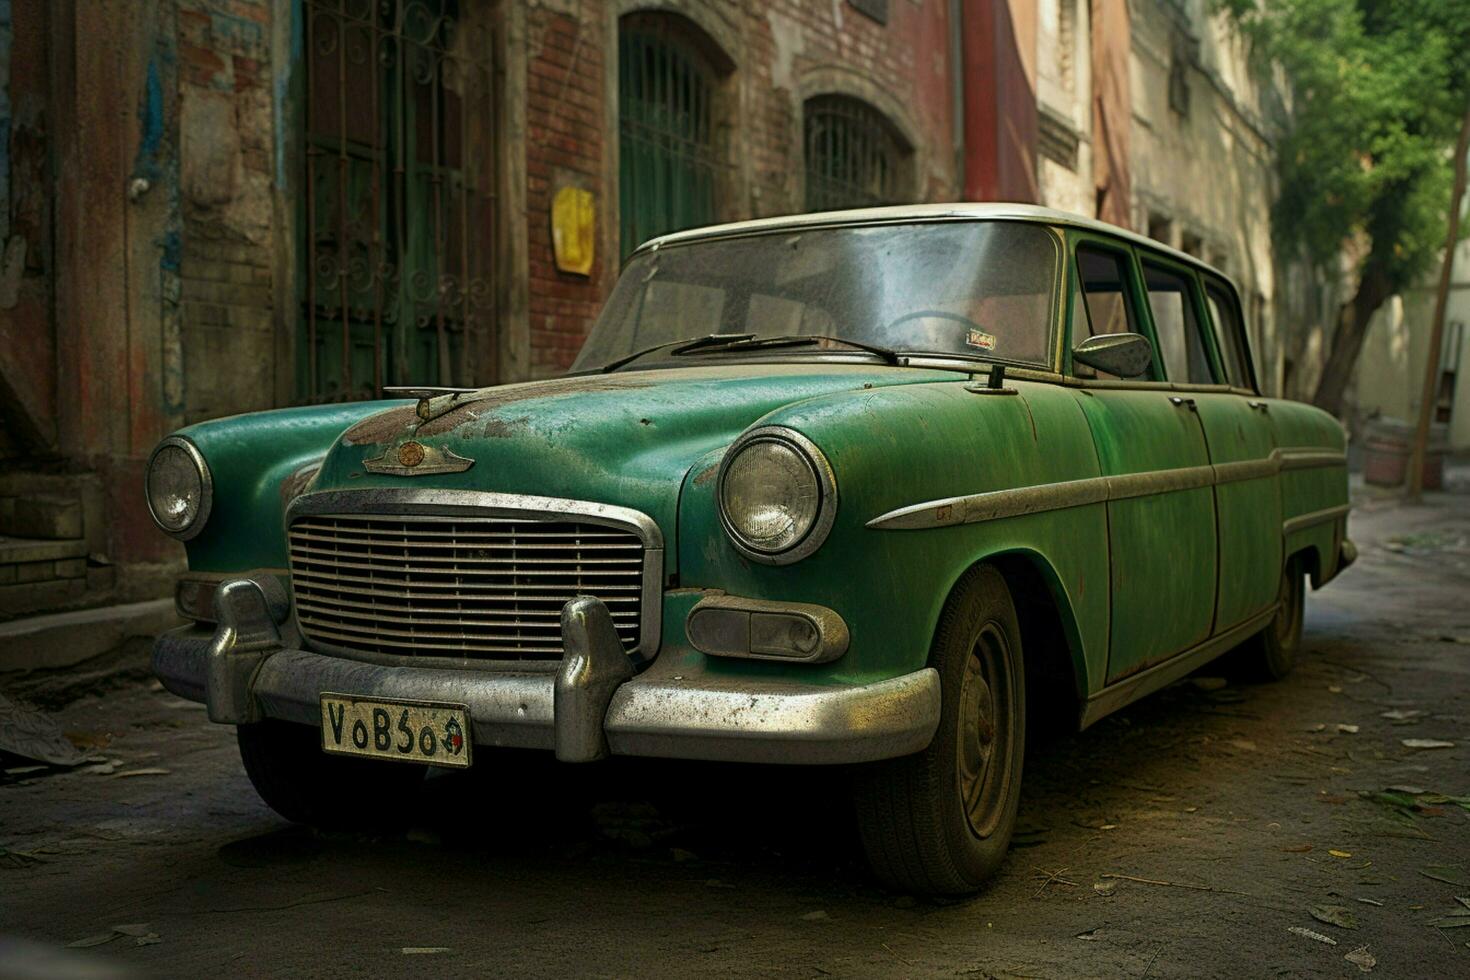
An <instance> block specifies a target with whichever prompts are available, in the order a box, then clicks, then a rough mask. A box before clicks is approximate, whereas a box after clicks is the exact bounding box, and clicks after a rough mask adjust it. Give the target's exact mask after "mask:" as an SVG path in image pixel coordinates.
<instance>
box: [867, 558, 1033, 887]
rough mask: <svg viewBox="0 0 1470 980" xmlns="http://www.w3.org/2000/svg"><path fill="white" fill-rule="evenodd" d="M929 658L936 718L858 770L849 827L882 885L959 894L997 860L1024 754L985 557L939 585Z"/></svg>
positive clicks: (1016, 647) (1010, 655)
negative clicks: (854, 817)
mask: <svg viewBox="0 0 1470 980" xmlns="http://www.w3.org/2000/svg"><path fill="white" fill-rule="evenodd" d="M929 665H930V666H931V667H933V668H934V669H935V670H937V671H938V672H939V676H940V682H941V704H942V709H941V713H940V719H939V729H938V731H936V732H935V734H934V739H933V741H931V742H930V743H929V747H928V748H926V749H924V750H923V751H922V752H919V753H917V754H915V755H911V756H906V757H904V758H901V759H890V760H887V761H884V762H879V763H874V764H873V765H871V766H866V767H863V768H862V769H860V770H859V771H858V773H857V778H856V785H855V795H856V803H857V814H858V826H859V830H860V832H861V834H862V840H863V846H864V849H865V850H866V851H867V854H868V860H869V861H870V862H871V864H872V866H873V870H874V872H875V873H876V874H877V875H878V877H879V878H880V879H882V880H883V881H884V882H885V883H886V884H888V885H889V886H891V887H894V888H898V889H902V890H905V891H915V892H923V893H929V894H950V895H954V894H964V893H966V892H972V891H974V890H975V889H976V888H978V887H979V886H980V885H981V884H982V883H984V881H985V880H986V879H987V878H989V877H990V876H991V875H992V874H994V873H995V871H996V869H997V868H999V867H1000V864H1001V862H1002V861H1003V860H1004V859H1005V855H1006V849H1007V848H1008V847H1009V846H1010V840H1011V831H1012V830H1013V829H1014V827H1015V823H1016V808H1017V805H1018V803H1019V801H1020V793H1021V762H1022V758H1023V756H1024V754H1025V741H1026V678H1025V669H1024V665H1023V661H1022V659H1021V631H1020V627H1019V625H1018V623H1017V619H1016V608H1015V604H1014V603H1013V601H1012V599H1011V593H1010V589H1009V588H1007V586H1006V583H1005V579H1004V578H1003V577H1002V576H1001V574H1000V573H999V572H998V571H996V570H995V569H994V568H990V567H988V566H981V567H979V568H976V569H974V570H973V571H971V572H969V573H968V574H967V575H966V576H965V577H964V578H963V579H962V580H961V581H960V583H959V584H958V585H957V586H956V587H955V589H954V591H953V592H952V593H951V594H950V597H949V600H948V601H947V602H946V603H945V606H944V611H943V612H942V613H941V614H940V617H939V626H938V629H937V630H936V631H935V634H934V644H933V648H932V650H931V652H930V656H929Z"/></svg>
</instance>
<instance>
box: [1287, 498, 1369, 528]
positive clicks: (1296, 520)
mask: <svg viewBox="0 0 1470 980" xmlns="http://www.w3.org/2000/svg"><path fill="white" fill-rule="evenodd" d="M1350 509H1352V505H1351V504H1339V505H1337V506H1336V507H1324V508H1323V509H1322V510H1314V511H1312V512H1311V513H1307V514H1298V515H1297V516H1296V517H1293V518H1291V519H1290V520H1288V521H1286V522H1285V523H1283V524H1282V525H1281V533H1282V534H1295V533H1296V532H1297V531H1305V530H1306V529H1307V528H1311V527H1316V526H1317V525H1318V524H1327V523H1329V522H1331V521H1335V520H1337V519H1338V518H1340V517H1346V516H1347V512H1348V511H1349V510H1350Z"/></svg>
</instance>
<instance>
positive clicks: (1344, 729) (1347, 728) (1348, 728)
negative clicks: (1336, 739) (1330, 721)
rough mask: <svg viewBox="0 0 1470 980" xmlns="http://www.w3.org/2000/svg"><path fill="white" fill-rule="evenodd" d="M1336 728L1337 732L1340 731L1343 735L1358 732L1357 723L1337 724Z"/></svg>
mask: <svg viewBox="0 0 1470 980" xmlns="http://www.w3.org/2000/svg"><path fill="white" fill-rule="evenodd" d="M1337 730H1338V731H1339V732H1341V733H1342V734H1344V735H1356V734H1358V726H1357V725H1338V726H1337Z"/></svg>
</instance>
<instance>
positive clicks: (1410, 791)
mask: <svg viewBox="0 0 1470 980" xmlns="http://www.w3.org/2000/svg"><path fill="white" fill-rule="evenodd" d="M1388 791H1389V792H1390V793H1403V794H1404V795H1405V796H1419V795H1420V794H1422V793H1424V792H1426V790H1425V789H1424V787H1422V786H1390V787H1388Z"/></svg>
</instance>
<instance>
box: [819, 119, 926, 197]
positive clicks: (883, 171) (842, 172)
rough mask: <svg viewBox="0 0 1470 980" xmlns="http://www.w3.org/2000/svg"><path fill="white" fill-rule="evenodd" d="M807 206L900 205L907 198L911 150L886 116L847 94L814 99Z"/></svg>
mask: <svg viewBox="0 0 1470 980" xmlns="http://www.w3.org/2000/svg"><path fill="white" fill-rule="evenodd" d="M804 116H805V119H806V123H805V125H806V140H805V145H806V209H807V210H808V211H832V210H836V209H840V208H859V207H871V206H874V205H880V204H894V203H896V202H898V201H899V200H900V199H901V198H903V197H905V196H906V194H905V189H904V186H903V184H904V175H903V171H904V168H905V164H906V162H907V161H906V157H907V156H908V149H907V147H905V146H904V145H903V144H902V143H900V142H899V140H898V137H897V136H896V135H895V134H894V132H893V128H892V126H891V125H890V124H889V122H888V120H887V119H885V118H884V117H883V115H882V114H881V113H880V112H878V110H877V109H874V108H873V107H872V106H870V105H868V104H867V103H866V102H862V101H860V100H858V99H854V98H851V97H849V96H846V95H819V96H816V97H814V98H811V99H808V100H807V102H806V108H805V112H804Z"/></svg>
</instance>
